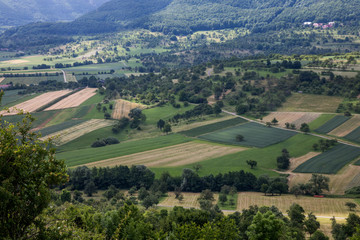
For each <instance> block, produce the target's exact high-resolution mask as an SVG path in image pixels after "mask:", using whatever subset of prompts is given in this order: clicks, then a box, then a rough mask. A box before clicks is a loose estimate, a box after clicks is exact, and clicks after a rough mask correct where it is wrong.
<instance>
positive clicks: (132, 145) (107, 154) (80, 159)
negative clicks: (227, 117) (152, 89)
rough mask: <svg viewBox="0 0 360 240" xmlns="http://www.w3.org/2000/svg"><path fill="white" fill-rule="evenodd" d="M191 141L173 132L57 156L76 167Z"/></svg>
mask: <svg viewBox="0 0 360 240" xmlns="http://www.w3.org/2000/svg"><path fill="white" fill-rule="evenodd" d="M95 140H96V139H95ZM189 141H192V139H190V138H187V137H184V136H182V135H179V134H171V135H167V136H161V137H156V138H146V139H142V140H138V141H127V142H122V143H120V144H116V145H110V146H105V147H100V148H85V149H79V150H72V151H66V152H60V153H58V154H57V157H58V158H60V159H65V160H66V164H67V165H68V166H69V167H74V166H78V165H84V164H87V163H92V162H97V161H101V160H105V159H110V158H115V157H121V156H126V155H129V154H134V153H139V152H145V151H149V150H154V149H158V148H163V147H168V146H172V145H177V144H181V143H186V142H189Z"/></svg>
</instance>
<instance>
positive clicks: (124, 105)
mask: <svg viewBox="0 0 360 240" xmlns="http://www.w3.org/2000/svg"><path fill="white" fill-rule="evenodd" d="M133 108H144V105H141V104H138V103H134V102H129V101H126V100H123V99H118V100H116V101H115V106H114V111H113V113H112V118H113V119H121V118H123V117H128V115H129V113H130V110H131V109H133Z"/></svg>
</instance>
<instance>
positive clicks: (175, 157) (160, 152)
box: [86, 142, 246, 167]
mask: <svg viewBox="0 0 360 240" xmlns="http://www.w3.org/2000/svg"><path fill="white" fill-rule="evenodd" d="M243 150H246V149H245V148H240V147H227V146H220V145H214V144H206V143H195V142H189V143H183V144H178V145H174V146H170V147H164V148H160V149H155V150H150V151H146V152H141V153H135V154H131V155H127V156H122V157H115V158H111V159H106V160H102V161H99V162H93V163H88V164H86V166H88V167H95V166H96V167H113V166H116V165H127V166H132V165H145V166H147V167H175V166H182V165H187V164H192V163H196V162H201V161H204V160H208V159H211V158H216V157H221V156H224V155H228V154H232V153H237V152H240V151H243Z"/></svg>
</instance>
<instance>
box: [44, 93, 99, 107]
mask: <svg viewBox="0 0 360 240" xmlns="http://www.w3.org/2000/svg"><path fill="white" fill-rule="evenodd" d="M95 94H96V88H85V89H83V90H81V91H79V92H76V93H74V94H71V95H70V96H68V97H67V98H64V99H62V100H61V101H59V102H57V103H55V104H54V105H52V106H50V107H48V108H47V109H45V111H48V110H55V109H65V108H72V107H78V106H79V105H80V104H82V103H83V102H85V101H86V100H88V99H89V98H91V97H92V96H94V95H95Z"/></svg>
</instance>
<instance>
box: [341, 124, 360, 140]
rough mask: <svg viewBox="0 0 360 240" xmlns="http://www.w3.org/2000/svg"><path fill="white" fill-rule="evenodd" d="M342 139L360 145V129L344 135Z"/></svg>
mask: <svg viewBox="0 0 360 240" xmlns="http://www.w3.org/2000/svg"><path fill="white" fill-rule="evenodd" d="M344 138H345V139H347V140H350V141H354V142H358V143H360V127H358V128H356V129H355V130H354V131H352V132H351V133H349V134H348V135H346V136H345V137H344Z"/></svg>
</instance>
